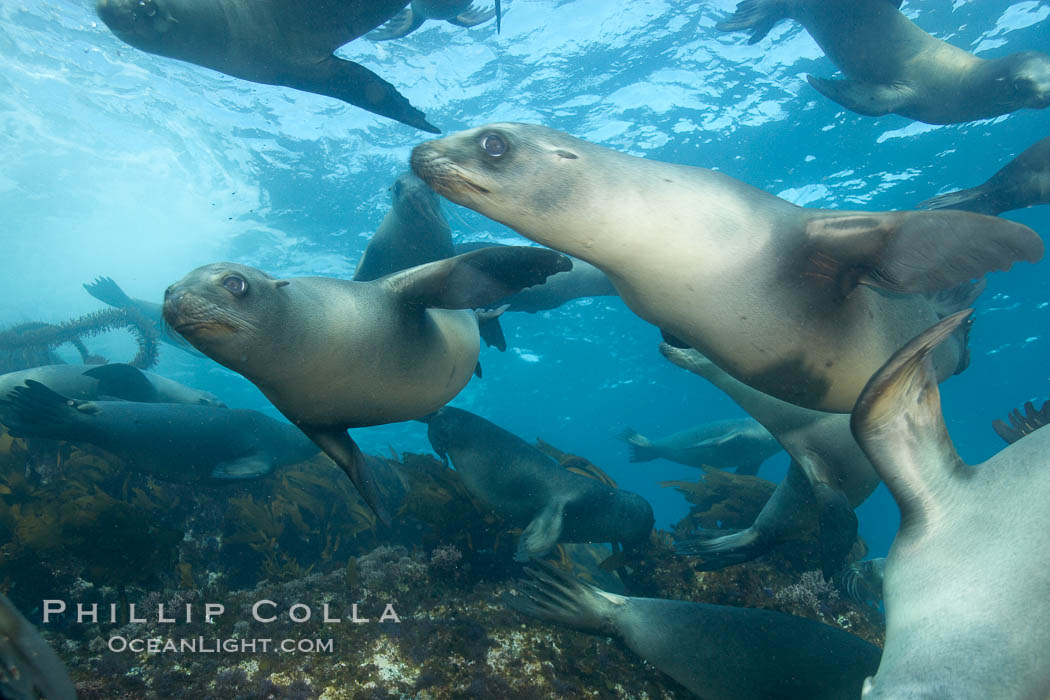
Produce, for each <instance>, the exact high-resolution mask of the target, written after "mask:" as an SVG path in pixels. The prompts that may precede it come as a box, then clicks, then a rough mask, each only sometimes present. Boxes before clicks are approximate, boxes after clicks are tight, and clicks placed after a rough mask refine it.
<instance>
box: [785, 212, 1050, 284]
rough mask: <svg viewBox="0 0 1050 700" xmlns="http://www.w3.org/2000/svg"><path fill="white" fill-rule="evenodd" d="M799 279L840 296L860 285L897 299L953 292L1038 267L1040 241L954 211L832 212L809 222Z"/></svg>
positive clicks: (1015, 227)
mask: <svg viewBox="0 0 1050 700" xmlns="http://www.w3.org/2000/svg"><path fill="white" fill-rule="evenodd" d="M806 236H807V238H808V239H809V245H810V246H811V247H810V250H811V254H810V256H809V259H808V264H809V265H810V269H808V270H804V271H803V274H807V275H809V276H812V277H815V278H822V279H825V280H828V281H830V282H831V284H833V285H834V286H835V287H836V290H835V293H836V294H837V295H838V296H839V297H840V298H845V297H846V296H848V295H849V294H850V292H852V291H853V290H854V289H855V288H856V287H857V285H859V284H865V285H868V286H871V287H877V288H880V289H883V290H886V291H889V292H895V293H901V294H913V293H929V292H935V291H938V290H941V289H948V288H951V287H955V286H957V285H960V284H962V283H964V282H967V281H969V280H973V279H977V278H978V277H982V276H984V275H985V274H986V273H988V272H991V271H992V270H1008V269H1009V268H1010V266H1011V265H1013V263H1015V262H1017V261H1019V260H1025V261H1028V262H1037V261H1038V260H1040V259H1041V258H1042V257H1043V241H1042V239H1040V238H1039V235H1038V234H1036V232H1035V231H1033V230H1032V229H1030V228H1028V227H1027V226H1024V225H1023V224H1018V223H1016V222H1013V221H1008V220H1006V219H1000V218H999V217H995V216H984V215H983V214H971V213H970V212H965V211H954V210H951V209H945V210H938V211H896V212H882V213H875V212H872V213H866V212H865V213H860V212H858V213H853V214H845V215H836V214H835V213H834V212H831V211H825V212H821V213H819V214H817V215H816V218H813V219H810V220H809V221H808V222H807V224H806Z"/></svg>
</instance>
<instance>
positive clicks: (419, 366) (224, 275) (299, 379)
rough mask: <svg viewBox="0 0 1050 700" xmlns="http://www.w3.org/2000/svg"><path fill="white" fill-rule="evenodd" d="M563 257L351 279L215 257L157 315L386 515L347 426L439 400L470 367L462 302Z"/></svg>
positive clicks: (478, 259)
mask: <svg viewBox="0 0 1050 700" xmlns="http://www.w3.org/2000/svg"><path fill="white" fill-rule="evenodd" d="M569 265H571V263H570V262H569V259H568V258H566V257H565V256H563V255H559V254H557V253H555V252H553V251H550V250H544V249H542V248H527V247H513V248H502V249H492V250H479V251H476V252H474V253H469V254H467V255H459V256H456V257H454V258H448V259H447V260H439V261H437V262H433V263H428V264H426V265H420V266H418V267H413V268H409V269H408V270H403V271H401V272H396V273H394V274H392V275H387V276H386V277H382V278H380V279H378V280H374V281H372V282H351V281H346V280H339V279H331V278H324V277H296V278H292V279H284V280H277V279H274V278H273V277H270V276H269V275H267V274H266V273H265V272H262V271H261V270H256V269H254V268H251V267H247V266H245V265H236V264H234V263H215V264H212V265H205V266H204V267H200V268H197V269H196V270H194V271H193V272H191V273H189V274H188V275H186V277H184V278H183V279H182V280H181V281H180V282H177V283H175V284H173V285H172V286H171V287H169V288H168V291H167V293H166V294H165V301H164V318H165V319H166V320H167V321H168V323H170V324H171V326H172V327H173V328H174V329H175V330H176V331H177V332H179V333H181V334H182V335H184V336H185V337H186V339H187V340H189V341H190V342H191V343H193V345H194V346H195V347H197V348H198V349H199V350H200V351H201V352H203V353H204V354H205V355H208V356H209V357H211V358H212V359H214V360H216V361H217V362H219V363H220V364H222V365H225V366H226V367H229V368H230V369H232V370H233V371H234V372H237V373H239V374H241V375H243V376H244V377H245V378H247V379H248V380H250V381H251V382H252V383H254V384H255V385H256V386H258V387H259V389H261V390H262V392H263V394H265V395H266V398H268V399H269V400H270V401H271V402H272V403H273V405H274V406H276V407H277V409H278V410H280V411H281V413H283V414H284V415H285V416H287V417H288V419H289V420H291V421H292V422H293V423H295V424H296V425H297V426H299V427H300V428H301V429H302V430H303V432H305V433H306V434H307V435H308V436H309V437H310V439H312V440H313V441H314V442H316V443H317V444H318V445H319V446H320V447H321V449H323V450H324V451H325V452H326V453H327V454H328V456H329V457H331V458H332V459H333V460H335V463H336V464H338V465H339V466H340V467H341V468H342V469H343V470H344V471H345V472H346V473H347V475H348V476H349V477H350V479H351V480H352V481H353V482H354V485H355V486H356V487H357V490H358V491H359V492H360V493H361V495H362V496H363V497H364V499H365V501H366V502H368V504H369V506H371V507H372V509H373V510H375V512H376V515H377V516H379V517H380V519H383V520H388V519H389V515H388V514H387V513H386V510H385V508H383V507H382V506H381V505H380V503H379V495H378V492H377V491H376V490H375V483H374V478H373V476H372V475H371V472H370V469H369V468H368V465H367V464H366V463H365V461H364V459H363V457H362V454H361V450H360V449H358V447H357V445H356V444H355V443H354V441H353V440H351V439H350V436H349V435H347V433H346V429H347V428H353V427H363V426H368V425H380V424H383V423H393V422H397V421H403V420H411V419H413V418H418V417H419V416H422V415H426V414H428V413H431V412H433V411H435V410H437V409H438V408H440V407H441V406H443V405H444V404H445V403H446V402H448V401H449V400H450V399H451V398H452V397H454V396H455V395H456V394H458V393H459V391H460V389H462V388H463V386H464V385H465V384H466V383H467V381H468V380H469V379H470V377H471V375H472V374H473V372H474V368H475V367H476V366H477V362H478V350H479V346H480V342H479V338H478V321H477V316H476V315H475V314H474V312H473V311H472V310H471V309H473V308H475V307H483V306H485V305H486V304H488V303H490V302H492V301H495V300H496V299H500V298H502V297H504V296H507V295H508V294H510V293H512V292H514V291H516V290H518V289H521V288H522V287H527V286H529V285H532V284H537V283H539V282H542V281H543V280H544V279H546V278H547V277H548V276H549V275H552V274H554V273H556V272H559V271H561V270H565V269H568V267H569Z"/></svg>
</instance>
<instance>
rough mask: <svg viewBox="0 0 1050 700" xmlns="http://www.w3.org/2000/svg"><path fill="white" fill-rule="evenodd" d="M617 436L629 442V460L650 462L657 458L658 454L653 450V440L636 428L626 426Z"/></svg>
mask: <svg viewBox="0 0 1050 700" xmlns="http://www.w3.org/2000/svg"><path fill="white" fill-rule="evenodd" d="M617 437H619V438H620V439H621V440H623V441H624V442H626V443H627V450H628V452H629V457H628V461H629V462H650V461H652V460H654V459H656V457H657V455H656V454H655V453H654V452H653V442H652V440H650V439H649V438H647V437H645V436H644V435H642V434H641V433H639V432H638V431H637V430H635V429H634V428H624V429H623V430H621V431H620V433H619V434H618V435H617Z"/></svg>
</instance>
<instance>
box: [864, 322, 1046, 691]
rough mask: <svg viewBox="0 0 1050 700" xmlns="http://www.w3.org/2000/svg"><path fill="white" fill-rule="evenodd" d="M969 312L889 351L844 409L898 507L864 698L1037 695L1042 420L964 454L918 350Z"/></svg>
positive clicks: (924, 354)
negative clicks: (993, 448) (972, 460)
mask: <svg viewBox="0 0 1050 700" xmlns="http://www.w3.org/2000/svg"><path fill="white" fill-rule="evenodd" d="M969 314H970V312H969V311H963V312H959V313H957V314H954V315H952V316H949V317H948V318H946V319H944V320H943V321H941V322H940V323H938V324H936V325H935V326H933V327H932V328H930V329H928V330H927V331H925V332H923V333H922V334H920V335H919V336H917V337H916V338H915V339H914V340H912V341H911V342H910V343H908V344H907V345H905V346H904V347H903V348H902V349H901V350H900V351H898V352H897V353H895V354H894V355H893V357H891V358H890V359H889V360H888V361H887V362H886V364H885V365H884V366H883V367H882V368H881V369H880V370H879V371H878V372H876V373H875V375H874V376H873V377H872V378H871V381H870V382H869V383H868V385H867V386H866V387H865V389H864V391H863V392H862V393H861V395H860V398H859V399H858V400H857V407H856V408H855V409H854V411H853V417H852V426H853V434H854V435H855V436H856V438H857V442H858V443H860V446H861V447H862V448H863V449H864V451H865V452H866V453H867V455H868V457H869V458H870V459H871V463H872V464H873V465H874V466H875V469H876V470H877V471H878V473H879V474H880V475H881V476H882V480H883V481H885V482H886V485H887V486H888V487H889V489H890V493H892V494H893V499H894V500H895V501H896V502H897V505H898V506H899V507H900V511H901V525H900V530H899V531H898V533H897V537H896V538H895V539H894V541H893V545H892V547H890V553H889V556H888V558H887V560H886V567H885V576H884V579H883V598H884V601H885V604H886V647H885V651H884V652H883V655H882V662H881V663H880V665H879V670H878V673H876V674H875V677H874V678H871V679H869V680H868V681H866V682H865V688H864V695H863V697H864V698H865V699H866V700H874V699H876V698H894V699H897V698H934V697H936V698H949V697H950V698H973V699H974V700H976V699H977V698H1002V699H1004V700H1006V699H1008V698H1017V699H1021V698H1045V697H1048V696H1050V666H1048V665H1047V663H1046V659H1045V652H1046V650H1047V649H1050V606H1047V605H1046V599H1047V595H1048V594H1050V567H1047V565H1046V563H1047V561H1048V558H1050V544H1048V542H1047V538H1046V537H1045V533H1046V531H1047V529H1048V528H1050V509H1048V508H1047V503H1048V502H1050V430H1046V429H1040V430H1035V431H1033V432H1031V433H1030V434H1028V435H1026V436H1024V437H1022V438H1021V439H1019V440H1017V442H1015V443H1013V444H1011V445H1008V446H1007V447H1006V448H1004V449H1003V450H1002V451H1001V452H999V453H998V454H996V455H995V456H993V457H991V458H990V459H988V460H987V461H985V462H983V463H981V464H978V465H976V466H970V465H968V464H966V463H964V462H963V461H962V459H960V458H959V455H958V454H957V453H956V451H955V447H954V445H953V444H952V440H951V437H950V436H949V435H948V430H947V428H946V426H945V424H944V417H943V416H942V415H941V406H940V393H939V391H938V389H937V379H936V373H935V372H934V370H933V368H932V366H931V364H930V359H929V358H930V354H931V353H932V352H933V350H934V348H936V347H937V345H938V344H939V343H940V342H942V341H943V340H944V339H945V338H946V337H948V336H950V335H951V334H952V333H954V332H955V330H956V328H958V327H959V326H960V325H961V324H962V323H964V322H965V320H966V318H967V316H968V315H969Z"/></svg>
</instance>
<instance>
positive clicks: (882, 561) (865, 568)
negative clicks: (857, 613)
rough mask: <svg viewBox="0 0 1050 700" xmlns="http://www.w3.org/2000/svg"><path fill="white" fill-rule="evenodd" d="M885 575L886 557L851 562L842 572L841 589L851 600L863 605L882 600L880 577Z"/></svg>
mask: <svg viewBox="0 0 1050 700" xmlns="http://www.w3.org/2000/svg"><path fill="white" fill-rule="evenodd" d="M885 575H886V557H878V558H876V559H865V560H864V561H857V562H853V563H852V564H850V565H849V566H847V567H846V568H845V570H844V571H843V572H842V578H841V581H840V584H841V587H842V589H843V590H844V591H845V592H846V595H848V596H849V597H850V598H851V599H852V600H853V602H855V603H859V604H860V605H865V604H868V603H874V604H876V605H878V604H879V603H881V602H882V579H883V577H884V576H885Z"/></svg>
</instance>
